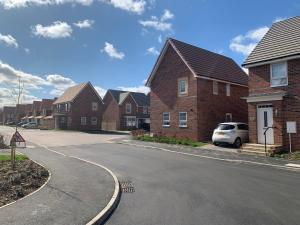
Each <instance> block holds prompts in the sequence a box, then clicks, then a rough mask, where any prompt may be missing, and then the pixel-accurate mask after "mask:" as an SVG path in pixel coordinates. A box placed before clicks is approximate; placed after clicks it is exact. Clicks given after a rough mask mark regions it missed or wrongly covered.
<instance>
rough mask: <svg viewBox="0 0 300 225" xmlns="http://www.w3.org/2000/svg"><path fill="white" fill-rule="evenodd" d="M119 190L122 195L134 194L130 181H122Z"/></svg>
mask: <svg viewBox="0 0 300 225" xmlns="http://www.w3.org/2000/svg"><path fill="white" fill-rule="evenodd" d="M120 184H121V189H122V192H123V193H133V192H135V189H134V186H133V183H132V182H131V181H122V182H120Z"/></svg>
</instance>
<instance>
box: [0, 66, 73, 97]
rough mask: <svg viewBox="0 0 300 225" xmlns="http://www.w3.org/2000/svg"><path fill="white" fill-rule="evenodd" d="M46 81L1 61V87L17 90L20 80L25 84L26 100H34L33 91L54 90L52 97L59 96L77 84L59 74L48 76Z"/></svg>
mask: <svg viewBox="0 0 300 225" xmlns="http://www.w3.org/2000/svg"><path fill="white" fill-rule="evenodd" d="M44 77H45V79H44V78H43V77H41V76H38V75H34V74H30V73H26V72H23V71H21V70H17V69H15V68H13V67H12V66H10V65H9V64H6V63H3V62H2V61H0V85H1V86H7V87H10V88H15V87H16V86H17V85H18V81H19V78H20V80H21V83H22V84H24V89H25V90H26V93H25V94H24V96H25V97H26V99H27V100H28V99H32V97H30V96H33V95H31V94H30V91H31V90H37V89H43V88H53V90H52V91H51V92H50V94H51V95H54V96H59V95H60V94H62V93H63V92H64V91H65V89H67V88H68V87H70V86H73V85H75V84H76V83H75V82H74V81H73V80H72V79H70V78H67V77H64V76H62V75H58V74H52V75H46V76H44Z"/></svg>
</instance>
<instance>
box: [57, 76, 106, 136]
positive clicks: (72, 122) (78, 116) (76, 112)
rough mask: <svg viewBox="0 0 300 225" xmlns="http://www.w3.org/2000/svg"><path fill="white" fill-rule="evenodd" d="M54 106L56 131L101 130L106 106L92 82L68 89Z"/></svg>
mask: <svg viewBox="0 0 300 225" xmlns="http://www.w3.org/2000/svg"><path fill="white" fill-rule="evenodd" d="M53 104H54V113H53V117H54V124H55V128H56V129H68V130H82V131H92V130H100V129H101V121H102V113H103V105H104V104H103V101H102V98H101V97H100V96H99V94H98V92H97V91H96V90H95V88H94V87H93V86H92V84H91V83H90V82H88V83H82V84H79V85H76V86H73V87H70V88H68V89H67V90H66V91H65V92H64V93H63V94H62V95H61V96H60V97H59V98H58V99H57V100H56V101H55V102H54V103H53Z"/></svg>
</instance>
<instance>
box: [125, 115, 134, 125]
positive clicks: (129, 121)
mask: <svg viewBox="0 0 300 225" xmlns="http://www.w3.org/2000/svg"><path fill="white" fill-rule="evenodd" d="M125 118H126V127H136V117H135V116H126V117H125Z"/></svg>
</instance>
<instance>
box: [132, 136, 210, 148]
mask: <svg viewBox="0 0 300 225" xmlns="http://www.w3.org/2000/svg"><path fill="white" fill-rule="evenodd" d="M135 139H136V140H140V141H147V142H158V143H165V144H173V145H185V146H192V147H201V146H204V145H206V144H207V143H204V142H198V141H192V140H190V139H177V138H175V137H165V136H160V137H152V136H150V135H142V136H138V137H135Z"/></svg>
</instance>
